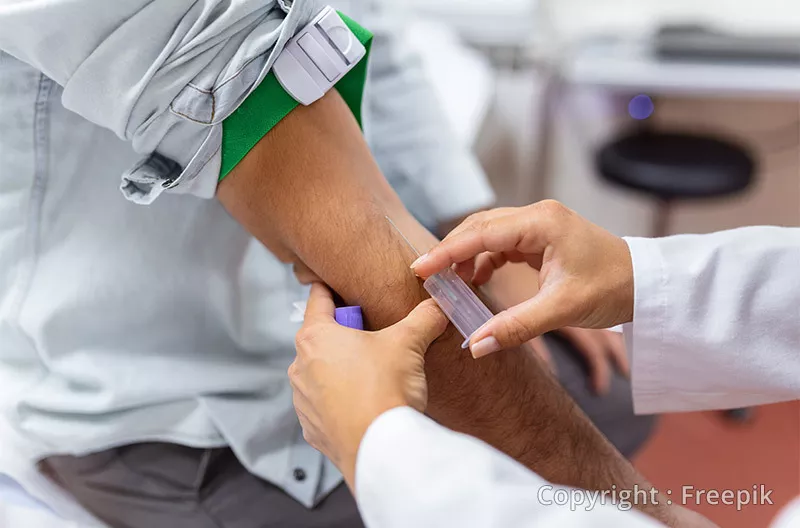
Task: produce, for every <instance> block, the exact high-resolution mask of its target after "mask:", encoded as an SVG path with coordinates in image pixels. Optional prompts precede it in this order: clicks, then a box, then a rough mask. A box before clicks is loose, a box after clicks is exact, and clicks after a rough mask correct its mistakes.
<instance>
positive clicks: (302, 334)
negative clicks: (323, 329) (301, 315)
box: [294, 325, 320, 350]
mask: <svg viewBox="0 0 800 528" xmlns="http://www.w3.org/2000/svg"><path fill="white" fill-rule="evenodd" d="M319 332H320V331H319V328H318V327H317V326H313V325H309V326H303V327H302V328H301V329H300V330H298V331H297V334H295V336H294V344H295V347H296V348H297V349H298V350H301V349H302V348H303V347H304V346H305V345H309V344H311V343H313V342H314V341H315V340H316V339H317V338H318V337H319Z"/></svg>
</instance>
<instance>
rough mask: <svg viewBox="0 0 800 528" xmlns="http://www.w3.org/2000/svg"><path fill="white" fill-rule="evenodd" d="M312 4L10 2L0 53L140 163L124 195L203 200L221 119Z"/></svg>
mask: <svg viewBox="0 0 800 528" xmlns="http://www.w3.org/2000/svg"><path fill="white" fill-rule="evenodd" d="M323 5H324V4H322V3H320V2H319V1H318V0H293V1H292V0H165V1H162V0H159V1H155V2H154V1H152V0H124V1H120V0H12V1H10V2H9V1H6V2H3V3H2V4H0V49H2V50H4V51H6V52H7V53H9V54H11V55H13V56H15V57H17V58H18V59H20V60H22V61H24V62H27V63H28V64H30V65H32V66H33V67H35V68H37V69H38V70H39V71H41V72H42V73H43V74H44V75H46V76H48V77H50V78H51V79H53V80H54V81H55V82H56V83H58V84H59V85H61V86H62V87H63V88H64V90H63V96H62V102H63V104H64V106H65V107H66V108H67V109H69V110H71V111H74V112H76V113H78V114H80V115H81V116H83V117H84V118H86V119H88V120H89V121H92V122H93V123H95V124H97V125H100V126H103V127H105V128H108V129H110V130H112V131H113V132H114V133H116V134H117V135H118V136H119V137H120V138H123V139H126V140H129V141H131V142H132V144H133V148H134V149H135V150H136V151H137V152H140V153H142V154H144V155H145V157H144V158H143V160H142V161H141V162H140V163H138V164H137V165H136V166H134V167H133V168H132V169H131V170H130V171H128V172H127V173H126V174H125V175H123V185H122V190H123V193H124V194H125V195H126V197H128V198H129V199H131V200H132V201H135V202H139V203H150V202H152V201H153V200H154V199H155V197H156V196H158V194H160V193H161V192H162V191H163V189H164V188H165V187H171V186H174V191H175V192H190V193H192V194H196V195H200V196H204V197H210V196H212V195H213V194H214V191H215V190H216V184H217V179H218V177H219V167H220V153H219V149H220V145H221V134H222V125H221V123H222V120H223V119H225V118H226V117H227V116H228V115H230V114H231V112H233V111H234V110H235V109H236V108H237V107H238V106H239V105H240V104H241V102H242V101H243V100H244V99H245V98H246V97H247V95H248V94H249V93H250V92H251V91H252V90H253V89H254V88H255V87H256V86H257V85H258V84H259V83H260V82H261V80H262V79H263V78H264V76H265V75H266V74H267V72H268V71H269V69H270V68H271V66H272V63H273V62H274V60H275V58H276V56H277V54H278V53H279V52H280V51H281V50H282V49H283V46H284V44H285V43H286V41H287V40H288V39H289V38H291V37H292V36H293V35H294V33H295V32H296V31H297V30H298V29H300V28H302V27H303V26H305V25H306V24H307V23H308V22H309V21H310V20H311V18H312V17H313V16H314V15H316V14H317V13H318V12H319V11H320V10H321V8H322V7H323Z"/></svg>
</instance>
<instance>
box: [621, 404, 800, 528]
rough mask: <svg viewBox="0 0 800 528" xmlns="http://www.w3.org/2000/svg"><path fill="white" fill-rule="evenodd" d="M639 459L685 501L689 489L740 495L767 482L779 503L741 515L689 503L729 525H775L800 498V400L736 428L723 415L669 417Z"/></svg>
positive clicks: (751, 527)
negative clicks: (781, 513) (782, 511)
mask: <svg viewBox="0 0 800 528" xmlns="http://www.w3.org/2000/svg"><path fill="white" fill-rule="evenodd" d="M635 462H636V466H637V468H639V470H640V471H641V472H642V473H643V474H644V475H645V476H647V477H648V478H649V479H650V480H651V481H652V482H653V484H654V485H655V486H656V487H658V488H659V489H661V490H671V491H672V493H671V496H672V497H676V498H678V500H680V497H681V496H682V495H683V493H682V489H683V487H684V486H694V488H695V489H697V490H719V492H720V493H721V492H723V491H724V490H728V489H730V490H734V493H735V492H737V490H750V491H752V488H753V486H757V487H759V488H760V486H761V485H764V487H765V489H766V490H770V489H771V490H773V491H772V494H771V495H770V497H769V498H770V499H771V500H772V502H774V505H768V504H764V505H755V506H753V505H748V506H744V507H742V509H741V511H737V509H736V506H734V505H723V504H721V503H720V504H718V505H711V504H708V503H707V501H705V500H700V501H699V502H698V501H696V500H695V499H694V498H691V499H690V500H689V501H688V502H687V503H686V504H685V505H686V506H687V507H689V508H691V509H693V510H696V511H699V512H700V513H702V514H703V515H706V516H707V517H708V518H710V519H711V520H713V521H714V522H716V523H717V524H719V525H720V526H721V527H722V528H740V527H741V528H763V527H767V526H769V524H770V521H771V520H772V519H773V518H774V517H775V516H776V514H777V512H778V510H779V509H780V508H781V507H782V506H784V505H786V504H787V503H788V502H789V501H790V500H792V499H793V498H794V497H797V496H798V495H799V494H800V402H792V403H787V404H780V405H770V406H765V407H760V408H758V409H755V414H754V416H753V419H752V420H751V421H750V422H748V423H745V424H735V423H730V422H728V421H726V420H725V419H724V418H723V417H722V416H721V415H720V413H686V414H673V415H666V416H664V417H663V418H662V420H661V421H660V423H659V426H658V428H657V430H656V433H655V434H654V436H653V437H652V439H651V440H650V442H649V443H648V444H647V446H646V447H645V449H644V450H643V451H642V452H641V453H640V454H639V456H637V458H636V461H635ZM689 495H690V496H691V495H692V493H691V492H690V493H689ZM702 498H704V496H703V497H701V499H702ZM673 500H674V499H673Z"/></svg>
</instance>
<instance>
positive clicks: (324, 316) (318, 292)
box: [303, 282, 336, 326]
mask: <svg viewBox="0 0 800 528" xmlns="http://www.w3.org/2000/svg"><path fill="white" fill-rule="evenodd" d="M335 310H336V305H335V304H334V302H333V294H332V293H331V291H330V290H329V289H328V287H327V286H325V285H324V284H322V283H321V282H315V283H314V284H312V285H311V294H310V295H309V297H308V304H306V315H305V322H304V323H303V325H304V326H305V325H307V324H308V323H314V322H324V321H333V320H334V319H333V314H334V311H335Z"/></svg>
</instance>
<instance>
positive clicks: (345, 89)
mask: <svg viewBox="0 0 800 528" xmlns="http://www.w3.org/2000/svg"><path fill="white" fill-rule="evenodd" d="M339 16H341V17H342V20H343V21H344V23H345V24H347V27H349V28H350V30H351V31H352V32H353V34H355V36H356V38H358V40H359V41H361V43H362V44H363V45H364V47H365V48H366V49H367V54H366V55H365V56H364V58H363V59H361V61H359V63H358V64H356V65H355V67H354V68H353V69H352V70H350V71H349V72H347V74H346V75H345V76H344V77H342V78H341V79H340V80H339V82H338V83H336V89H337V90H338V91H339V94H340V95H341V96H342V99H344V100H345V102H346V103H347V106H349V107H350V111H351V112H353V115H354V116H355V118H356V121H358V124H359V126H361V105H362V102H363V99H364V85H365V84H366V82H367V59H368V58H369V52H370V46H371V45H372V33H370V32H369V31H368V30H366V29H364V28H363V27H361V26H360V25H358V23H357V22H355V21H354V20H352V19H351V18H350V17H348V16H347V15H344V14H342V13H339ZM299 104H300V103H298V102H297V101H295V100H294V99H293V98H292V96H291V95H289V94H288V93H287V92H286V90H284V89H283V87H282V86H281V85H280V83H279V82H278V78H277V77H275V74H274V73H272V72H271V71H270V72H269V73H268V74H267V76H266V77H265V78H264V80H263V81H262V82H261V84H260V85H259V86H258V87H257V88H256V89H255V90H253V93H251V94H250V95H249V96H248V97H247V99H245V100H244V102H243V103H242V105H241V106H240V107H239V108H238V109H237V110H236V111H235V112H234V113H233V114H231V115H230V116H229V117H228V118H227V119H226V120H225V121H223V123H222V167H221V168H220V173H219V179H220V181H222V179H223V178H224V177H225V176H227V175H228V173H230V172H231V170H233V168H234V167H235V166H236V165H237V164H238V163H239V162H240V161H242V159H244V157H245V156H246V155H247V153H248V152H250V149H252V148H253V147H255V146H256V143H258V142H259V141H261V138H263V137H264V136H265V135H266V134H267V132H269V131H270V130H272V128H273V127H274V126H275V125H277V124H278V123H280V121H281V119H283V118H284V117H286V116H287V115H289V112H291V111H292V110H294V109H295V108H296V107H297V106H298V105H299Z"/></svg>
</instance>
